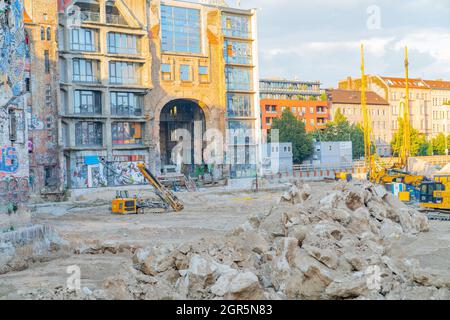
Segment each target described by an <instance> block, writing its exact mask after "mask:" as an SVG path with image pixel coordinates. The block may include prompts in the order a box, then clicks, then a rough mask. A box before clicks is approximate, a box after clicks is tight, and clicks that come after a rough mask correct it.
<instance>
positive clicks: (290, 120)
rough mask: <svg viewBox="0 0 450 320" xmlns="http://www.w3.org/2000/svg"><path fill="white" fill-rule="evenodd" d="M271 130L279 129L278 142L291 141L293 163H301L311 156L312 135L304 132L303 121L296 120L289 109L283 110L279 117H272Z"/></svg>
mask: <svg viewBox="0 0 450 320" xmlns="http://www.w3.org/2000/svg"><path fill="white" fill-rule="evenodd" d="M272 130H279V138H280V142H292V152H293V156H294V163H302V162H303V161H304V160H306V159H308V158H309V157H311V155H312V153H313V142H312V137H311V136H310V135H308V134H307V133H306V129H305V124H304V123H303V121H301V120H298V119H297V118H296V117H295V115H294V114H293V113H292V112H291V111H290V110H289V109H286V110H284V111H283V114H282V115H281V118H279V119H273V124H272ZM269 142H270V136H269Z"/></svg>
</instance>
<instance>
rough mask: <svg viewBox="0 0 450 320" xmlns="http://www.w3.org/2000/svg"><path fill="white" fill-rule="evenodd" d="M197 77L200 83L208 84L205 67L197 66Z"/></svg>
mask: <svg viewBox="0 0 450 320" xmlns="http://www.w3.org/2000/svg"><path fill="white" fill-rule="evenodd" d="M198 75H199V80H200V82H201V83H205V82H208V75H209V68H208V67H207V66H199V67H198Z"/></svg>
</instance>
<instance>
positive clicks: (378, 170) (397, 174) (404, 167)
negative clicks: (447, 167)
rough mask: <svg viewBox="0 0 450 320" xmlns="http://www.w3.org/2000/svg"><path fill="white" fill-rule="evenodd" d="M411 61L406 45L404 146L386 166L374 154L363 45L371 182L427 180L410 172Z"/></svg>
mask: <svg viewBox="0 0 450 320" xmlns="http://www.w3.org/2000/svg"><path fill="white" fill-rule="evenodd" d="M408 67H409V61H408V48H407V47H405V87H406V92H405V100H404V101H403V102H402V103H401V106H402V109H403V136H402V139H403V141H402V147H401V150H400V154H399V159H398V161H397V162H396V163H394V164H393V165H392V166H385V165H382V164H380V163H379V162H378V161H377V159H376V155H374V154H372V142H371V127H370V117H369V112H368V110H367V103H366V75H365V67H364V47H363V46H362V45H361V73H362V76H361V106H362V113H363V128H364V155H365V161H366V167H367V169H368V174H367V176H368V179H369V180H370V181H371V182H374V183H377V184H386V183H392V182H400V183H405V184H409V185H413V186H415V187H419V186H420V184H421V183H422V181H424V180H425V177H424V176H421V175H413V174H411V173H409V172H408V158H409V156H410V149H411V147H410V146H411V141H410V139H411V138H410V135H411V121H410V114H409V112H410V111H409V107H408V106H409V71H408Z"/></svg>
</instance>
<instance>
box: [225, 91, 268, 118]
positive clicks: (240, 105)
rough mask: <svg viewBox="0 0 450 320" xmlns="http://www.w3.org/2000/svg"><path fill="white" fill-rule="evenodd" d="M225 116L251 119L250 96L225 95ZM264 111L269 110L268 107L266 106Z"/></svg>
mask: <svg viewBox="0 0 450 320" xmlns="http://www.w3.org/2000/svg"><path fill="white" fill-rule="evenodd" d="M227 97H228V103H227V115H228V117H251V116H252V114H253V113H252V96H251V95H248V94H233V93H229V94H228V95H227ZM266 110H267V111H269V110H270V106H266Z"/></svg>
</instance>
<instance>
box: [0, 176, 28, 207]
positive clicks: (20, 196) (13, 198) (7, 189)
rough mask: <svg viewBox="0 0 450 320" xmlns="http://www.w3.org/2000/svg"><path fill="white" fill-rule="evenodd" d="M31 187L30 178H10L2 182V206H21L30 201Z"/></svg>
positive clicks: (0, 202) (0, 199)
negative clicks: (9, 204) (10, 204)
mask: <svg viewBox="0 0 450 320" xmlns="http://www.w3.org/2000/svg"><path fill="white" fill-rule="evenodd" d="M29 196H30V186H29V181H28V178H25V177H8V178H6V179H3V180H0V204H2V205H4V204H7V203H13V204H21V203H24V202H26V201H28V199H29Z"/></svg>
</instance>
